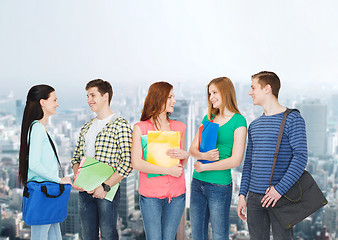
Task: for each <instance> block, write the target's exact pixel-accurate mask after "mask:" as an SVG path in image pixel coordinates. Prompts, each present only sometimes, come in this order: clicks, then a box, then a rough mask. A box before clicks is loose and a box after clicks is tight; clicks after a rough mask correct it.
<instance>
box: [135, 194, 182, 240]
mask: <svg viewBox="0 0 338 240" xmlns="http://www.w3.org/2000/svg"><path fill="white" fill-rule="evenodd" d="M140 208H141V214H142V218H143V225H144V230H145V233H146V239H147V240H174V239H175V236H176V232H177V229H178V226H179V224H180V221H181V218H182V214H183V211H184V208H185V193H184V194H182V195H180V196H178V197H175V198H173V199H171V201H170V203H169V199H168V198H164V199H159V198H148V197H144V196H142V195H140Z"/></svg>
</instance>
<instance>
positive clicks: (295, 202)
mask: <svg viewBox="0 0 338 240" xmlns="http://www.w3.org/2000/svg"><path fill="white" fill-rule="evenodd" d="M292 111H298V110H297V109H287V110H286V111H285V113H284V117H283V120H282V123H281V126H280V129H279V134H278V140H277V144H276V150H275V154H274V156H273V165H272V171H271V177H270V186H271V183H272V177H273V173H274V171H275V167H276V162H277V157H278V152H279V147H280V144H281V141H282V137H283V132H284V126H285V122H286V118H287V116H288V114H289V113H290V112H292ZM327 203H328V201H327V200H326V198H325V196H324V194H323V193H322V191H321V190H320V188H319V187H318V185H317V183H316V182H315V180H314V179H313V177H312V176H311V174H310V173H309V172H308V171H306V170H304V172H303V174H302V175H301V177H300V178H299V179H298V181H297V182H296V183H295V184H294V185H293V186H292V187H291V188H290V189H289V190H288V191H287V193H285V194H284V195H283V196H282V197H281V198H280V199H279V200H278V201H277V203H276V205H275V206H274V207H271V211H272V212H273V214H274V215H275V216H276V218H277V220H278V221H279V223H280V224H281V226H282V227H283V228H285V229H290V228H292V227H293V226H294V225H296V224H297V223H299V222H300V221H302V220H303V219H305V218H306V217H308V216H310V215H311V214H312V213H314V212H316V211H317V210H318V209H320V208H321V207H323V206H324V205H326V204H327Z"/></svg>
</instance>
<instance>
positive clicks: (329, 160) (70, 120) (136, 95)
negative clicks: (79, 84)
mask: <svg viewBox="0 0 338 240" xmlns="http://www.w3.org/2000/svg"><path fill="white" fill-rule="evenodd" d="M237 87H238V91H237V93H238V99H239V102H244V104H242V110H241V111H242V114H243V115H244V116H245V117H246V119H247V121H248V124H249V123H250V122H251V120H253V119H254V118H255V117H257V116H259V115H260V114H262V110H261V109H259V108H258V107H257V108H255V107H254V106H253V105H252V104H251V103H250V104H248V103H247V100H245V99H244V98H245V97H248V96H247V93H246V89H245V88H244V86H240V85H239V86H237ZM178 92H180V91H178ZM180 94H181V93H180ZM184 94H186V93H182V95H184ZM143 95H144V89H138V91H136V92H133V94H132V95H131V96H124V97H123V98H122V97H121V98H119V99H118V102H117V104H116V105H115V107H117V108H116V112H119V113H121V114H122V115H123V116H124V117H125V118H126V119H127V120H128V121H129V122H130V124H131V125H133V124H134V123H135V122H137V121H139V120H138V117H139V116H138V113H137V112H136V111H135V109H141V107H140V106H142V104H143ZM0 100H4V101H7V102H5V104H2V105H0V112H1V116H2V117H1V118H0V126H2V127H1V128H0V159H1V161H0V168H2V169H4V170H2V171H0V185H1V184H2V186H3V187H2V188H1V189H2V191H3V192H5V194H2V195H1V192H0V195H1V196H2V198H0V200H1V202H0V203H1V207H2V213H3V216H2V219H3V222H4V224H3V226H2V227H3V229H7V228H8V225H10V226H12V225H13V224H15V226H16V229H17V230H16V232H17V234H19V235H20V236H24V235H25V236H26V235H27V234H29V229H27V228H26V227H24V225H23V223H22V220H21V215H20V199H21V198H22V197H21V196H22V195H21V194H20V189H18V187H19V186H18V185H17V183H16V180H15V177H16V171H17V165H16V164H17V157H18V147H19V134H20V122H17V123H15V118H18V117H20V114H22V109H23V106H22V104H24V102H21V105H20V104H15V103H17V101H16V100H14V99H12V100H8V99H1V98H0ZM205 101H206V98H200V97H199V94H196V93H195V92H194V91H192V92H190V93H189V94H187V95H185V96H184V97H183V96H182V99H180V100H177V103H176V104H175V105H176V107H175V110H174V113H173V115H172V118H173V119H177V120H179V121H183V122H185V123H186V124H187V140H186V145H187V148H188V147H189V145H190V144H191V140H192V137H193V136H194V134H195V132H196V129H197V126H198V125H199V124H200V121H201V119H202V117H203V115H204V114H205V110H206V108H207V104H206V103H205ZM285 101H286V102H289V103H293V102H296V103H297V107H298V108H299V109H300V110H301V112H302V115H303V116H304V118H306V119H305V121H306V122H308V123H310V124H309V125H308V126H307V131H308V132H307V134H308V137H309V140H308V144H309V153H310V154H309V161H308V166H307V169H308V170H309V171H310V172H312V173H313V175H314V178H315V179H316V181H317V183H318V185H319V186H320V187H321V188H322V189H323V191H324V192H325V193H326V196H327V198H328V200H329V204H328V206H327V207H325V208H323V210H321V211H318V212H317V213H316V214H314V215H313V216H312V217H311V218H308V219H307V220H305V221H304V222H302V223H300V224H299V225H297V227H296V229H295V236H304V235H308V236H316V235H318V234H317V231H322V230H323V229H324V226H326V227H327V231H328V232H329V233H330V234H331V235H332V236H337V227H336V226H337V224H336V223H337V219H338V218H337V217H336V216H335V215H334V214H335V211H336V201H337V200H336V199H337V197H336V196H337V192H336V191H335V190H334V189H336V187H335V186H336V182H337V180H336V178H337V152H338V149H337V142H338V133H337V132H338V131H335V130H334V129H338V108H337V106H338V104H337V103H336V104H335V105H330V106H328V105H327V104H324V103H321V102H320V101H318V100H311V99H305V100H304V99H303V100H299V101H296V100H295V99H285ZM0 102H1V101H0ZM13 104H14V105H13ZM13 106H16V107H15V108H18V109H20V111H21V112H19V111H10V112H7V113H6V111H7V110H6V109H9V110H13V109H12V107H13ZM18 109H17V110H18ZM326 109H327V110H326ZM329 112H331V113H330V114H331V115H330V116H331V117H330V118H328V116H329ZM313 113H315V115H313ZM92 116H93V114H92V112H91V111H90V109H89V107H88V106H86V107H85V108H81V109H73V110H67V109H66V110H65V111H60V112H58V113H57V114H56V115H54V116H52V118H51V119H50V122H49V126H48V130H49V131H50V133H51V134H52V135H53V136H54V138H55V140H56V142H57V145H58V151H59V153H60V160H61V162H62V163H63V165H64V169H66V171H67V172H68V173H71V172H72V171H71V167H70V165H69V164H70V158H71V155H72V152H73V149H74V144H75V142H76V140H77V137H78V134H79V129H80V127H81V126H82V125H83V124H84V122H86V121H88V119H90V117H92ZM317 130H320V131H319V132H318V131H317ZM319 138H320V139H319ZM316 139H317V140H318V141H321V143H322V141H325V143H323V144H321V145H318V144H317V142H316ZM326 143H328V144H326ZM193 163H194V160H193V159H190V160H189V162H188V164H187V167H186V170H185V173H186V185H187V186H186V187H187V209H188V207H189V194H190V190H189V186H190V180H191V173H192V170H193ZM134 173H135V177H134V176H131V177H128V178H127V179H126V180H125V181H124V184H121V187H122V188H124V190H121V191H123V192H125V194H126V195H125V196H126V197H125V198H124V199H125V200H123V204H122V203H121V210H120V218H121V220H120V223H119V229H120V230H121V232H120V233H121V236H122V237H121V239H123V240H128V239H136V238H128V236H130V234H135V236H136V235H142V218H141V215H140V212H139V210H138V206H137V205H138V204H137V203H138V200H137V199H138V198H137V196H138V191H137V186H138V182H137V181H136V175H137V171H134ZM232 175H233V184H234V193H233V199H232V205H231V224H232V225H231V229H230V231H231V234H232V235H233V236H237V237H239V236H242V239H249V237H248V232H247V229H246V225H245V224H244V223H243V222H241V221H240V220H239V218H238V217H237V215H236V211H235V209H236V204H237V200H238V197H236V196H237V195H238V190H239V184H240V178H241V168H240V167H239V168H236V169H233V171H232ZM7 185H8V186H7ZM19 188H20V187H19ZM21 191H22V190H21ZM76 206H77V194H75V193H74V194H73V195H72V199H71V200H70V207H69V215H68V218H67V220H66V222H64V223H63V224H62V229H63V232H64V233H68V237H69V239H72V240H76V239H78V238H77V236H78V235H77V233H78V232H79V224H78V222H77V221H78V211H77V208H76ZM13 209H17V211H19V212H15V211H13ZM133 209H134V210H133ZM188 212H189V211H188V210H187V212H186V214H185V227H186V229H185V236H186V239H190V238H189V236H190V234H191V232H190V227H189V226H190V225H189V223H190V222H189V214H188ZM11 214H12V215H13V218H14V219H15V223H12V225H11V224H10V223H9V219H12V218H11V217H10V216H11ZM0 227H1V221H0ZM182 227H183V229H182V231H181V233H182V235H180V236H182V237H183V238H179V240H181V239H185V238H184V225H182ZM133 230H135V232H133ZM128 234H129V235H128ZM22 239H24V237H22ZM140 239H142V238H140Z"/></svg>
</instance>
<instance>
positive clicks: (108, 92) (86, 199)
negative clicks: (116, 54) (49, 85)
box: [72, 79, 132, 240]
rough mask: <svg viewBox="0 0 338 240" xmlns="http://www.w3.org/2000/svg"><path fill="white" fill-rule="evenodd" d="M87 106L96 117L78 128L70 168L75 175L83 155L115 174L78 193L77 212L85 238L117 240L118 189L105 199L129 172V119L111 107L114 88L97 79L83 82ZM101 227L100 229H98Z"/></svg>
mask: <svg viewBox="0 0 338 240" xmlns="http://www.w3.org/2000/svg"><path fill="white" fill-rule="evenodd" d="M86 90H87V97H88V105H89V107H90V108H91V110H92V111H93V112H95V113H96V114H97V116H96V117H95V118H94V119H92V120H90V121H89V122H87V123H86V124H85V125H84V126H83V127H82V128H81V131H80V136H79V139H78V141H77V144H76V147H75V150H74V154H73V158H72V167H73V171H74V175H76V173H77V171H78V168H79V164H80V162H81V159H82V158H83V157H84V156H89V157H92V158H95V159H96V160H98V161H101V162H104V163H106V164H109V165H110V166H113V167H114V168H116V171H115V173H114V174H113V175H112V176H111V177H110V178H109V179H107V180H106V181H105V182H104V183H102V185H100V186H99V187H97V188H96V189H94V190H93V191H92V192H85V191H83V189H78V190H80V193H79V211H80V220H81V226H82V237H83V239H84V240H96V239H97V240H98V239H99V232H100V235H101V238H102V239H118V238H119V236H118V233H117V229H116V224H117V210H118V205H119V201H120V189H118V191H117V192H116V195H115V197H114V199H113V201H112V202H110V201H108V200H106V199H104V198H105V196H106V194H107V192H108V191H110V188H111V187H112V186H114V185H115V184H117V183H118V182H120V181H121V180H122V179H123V178H124V177H127V176H128V175H129V173H130V172H131V171H132V167H131V161H130V148H131V140H132V130H131V127H130V125H129V124H128V122H127V121H126V120H125V119H124V118H122V117H117V116H116V114H114V113H113V112H112V111H111V109H110V106H109V105H110V101H111V98H112V96H113V90H112V87H111V85H110V84H109V82H107V81H104V80H101V79H96V80H92V81H90V82H89V83H87V85H86ZM99 230H100V231H99Z"/></svg>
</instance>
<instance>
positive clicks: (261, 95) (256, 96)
mask: <svg viewBox="0 0 338 240" xmlns="http://www.w3.org/2000/svg"><path fill="white" fill-rule="evenodd" d="M267 86H268V85H267ZM267 86H265V87H262V85H261V84H260V83H259V82H258V78H254V79H252V83H251V89H250V92H249V95H250V96H251V97H252V100H253V105H262V104H263V102H264V99H265V96H266V88H267Z"/></svg>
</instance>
